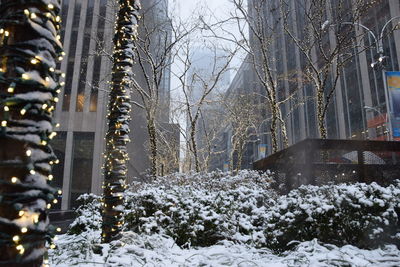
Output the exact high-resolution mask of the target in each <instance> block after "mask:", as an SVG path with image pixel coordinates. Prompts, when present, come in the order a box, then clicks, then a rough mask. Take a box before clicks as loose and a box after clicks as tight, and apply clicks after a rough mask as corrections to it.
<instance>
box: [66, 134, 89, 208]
mask: <svg viewBox="0 0 400 267" xmlns="http://www.w3.org/2000/svg"><path fill="white" fill-rule="evenodd" d="M93 149H94V133H86V132H74V140H73V147H72V157H73V158H72V166H71V170H72V171H71V177H72V181H71V198H70V207H71V208H75V207H76V199H77V198H78V197H79V196H80V195H82V194H85V193H90V191H91V184H92V166H93Z"/></svg>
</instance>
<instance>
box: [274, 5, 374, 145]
mask: <svg viewBox="0 0 400 267" xmlns="http://www.w3.org/2000/svg"><path fill="white" fill-rule="evenodd" d="M279 1H280V10H281V15H282V19H283V25H284V32H285V33H286V34H287V36H289V37H290V39H291V41H292V42H293V43H294V44H295V46H296V47H297V48H298V50H299V51H300V53H301V54H302V58H303V59H304V62H305V68H304V69H303V70H302V79H303V80H304V82H305V83H309V84H311V85H312V86H313V88H314V90H315V97H316V107H317V108H316V109H317V123H318V129H319V134H320V137H321V138H323V139H325V138H327V130H326V116H327V112H328V108H329V105H330V103H331V102H332V99H333V97H334V94H335V90H336V88H337V85H338V82H340V77H341V75H342V74H343V69H344V68H345V67H346V66H347V65H348V64H349V63H350V62H351V61H352V60H353V59H354V57H355V56H356V55H357V54H359V53H361V52H362V51H364V50H365V49H366V47H365V46H364V45H363V42H362V40H363V36H364V35H365V32H363V31H358V32H357V31H355V27H357V26H355V25H357V22H358V21H359V20H360V18H361V16H363V14H364V13H365V12H368V10H369V9H370V8H371V7H373V6H374V5H375V4H377V3H378V2H379V1H369V0H368V1H366V0H354V1H348V0H295V1H287V0H279ZM295 17H296V19H294V18H295ZM297 23H301V24H300V25H297ZM296 26H297V27H296ZM299 26H300V27H299Z"/></svg>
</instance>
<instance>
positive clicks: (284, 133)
mask: <svg viewBox="0 0 400 267" xmlns="http://www.w3.org/2000/svg"><path fill="white" fill-rule="evenodd" d="M278 112H279V121H280V122H281V134H282V138H283V146H284V148H288V147H289V138H288V134H287V130H286V123H285V120H284V119H283V118H282V112H281V110H280V109H279V108H278Z"/></svg>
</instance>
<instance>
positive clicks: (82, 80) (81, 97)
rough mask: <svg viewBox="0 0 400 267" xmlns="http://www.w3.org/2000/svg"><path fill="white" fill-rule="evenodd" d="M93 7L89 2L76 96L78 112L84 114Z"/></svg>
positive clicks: (89, 0)
mask: <svg viewBox="0 0 400 267" xmlns="http://www.w3.org/2000/svg"><path fill="white" fill-rule="evenodd" d="M93 5H94V0H88V7H87V10H86V22H85V33H84V37H83V48H82V57H81V58H82V59H81V71H80V77H79V86H78V93H77V96H76V111H77V112H82V111H83V106H84V104H85V85H86V73H87V64H88V57H89V46H90V39H91V31H92V20H93Z"/></svg>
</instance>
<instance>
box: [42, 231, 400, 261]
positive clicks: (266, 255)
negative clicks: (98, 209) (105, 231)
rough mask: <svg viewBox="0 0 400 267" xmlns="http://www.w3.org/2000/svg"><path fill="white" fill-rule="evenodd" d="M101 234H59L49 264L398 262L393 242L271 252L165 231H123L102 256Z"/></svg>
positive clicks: (308, 245) (399, 255)
mask: <svg viewBox="0 0 400 267" xmlns="http://www.w3.org/2000/svg"><path fill="white" fill-rule="evenodd" d="M99 237H100V232H99V231H93V232H90V233H85V234H82V235H77V236H75V235H61V236H59V239H58V240H57V241H56V244H57V245H58V249H57V250H50V251H49V255H50V263H51V266H59V267H70V266H132V267H135V266H155V267H158V266H160V267H161V266H171V267H173V266H177V267H178V266H179V267H183V266H185V267H186V266H187V267H189V266H190V267H191V266H204V267H205V266H210V267H211V266H212V267H214V266H215V267H217V266H238V267H239V266H241V267H244V266H268V267H280V266H316V267H318V266H354V267H355V266H357V267H358V266H370V267H375V266H385V267H389V266H400V251H399V250H398V249H397V248H396V247H395V246H385V247H383V248H382V249H376V250H370V251H369V250H362V249H358V248H356V247H354V246H349V245H348V246H344V247H336V246H333V245H322V244H319V243H318V242H317V241H316V240H313V241H310V242H303V243H300V244H299V245H298V246H297V247H296V249H295V250H293V251H290V252H286V253H284V254H282V255H274V254H273V253H272V252H271V251H269V250H266V249H256V248H253V247H250V246H246V245H238V244H234V243H232V242H228V241H223V242H221V243H220V244H219V245H214V246H210V247H203V248H190V249H181V248H180V247H179V246H177V245H176V244H175V242H174V241H173V240H172V239H171V238H169V237H166V236H161V235H150V236H149V235H138V234H136V233H133V232H126V233H124V237H123V238H122V239H121V240H120V241H117V242H114V243H111V244H104V245H101V247H98V250H99V251H100V250H101V252H102V255H100V254H95V253H93V246H94V245H93V244H94V243H98V242H99ZM97 246H98V245H97ZM95 250H96V249H95Z"/></svg>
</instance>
